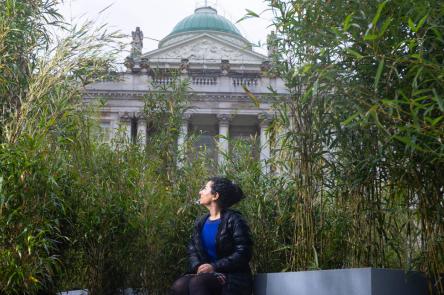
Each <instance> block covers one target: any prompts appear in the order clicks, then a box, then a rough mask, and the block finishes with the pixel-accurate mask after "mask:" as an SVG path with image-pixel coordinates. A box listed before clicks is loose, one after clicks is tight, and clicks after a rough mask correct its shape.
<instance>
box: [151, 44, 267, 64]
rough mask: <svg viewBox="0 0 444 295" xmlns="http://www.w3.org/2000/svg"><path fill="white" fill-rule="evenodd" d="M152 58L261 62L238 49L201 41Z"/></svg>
mask: <svg viewBox="0 0 444 295" xmlns="http://www.w3.org/2000/svg"><path fill="white" fill-rule="evenodd" d="M150 58H159V59H183V58H186V59H188V60H190V61H192V60H203V59H204V60H206V61H208V62H211V61H212V60H214V61H215V62H220V60H221V59H227V60H230V61H231V62H236V61H238V62H241V61H243V62H247V61H256V62H261V60H260V59H258V58H257V57H255V56H253V55H250V54H248V53H245V52H243V51H240V50H237V49H236V48H233V47H230V46H227V45H224V44H222V43H219V42H215V41H214V40H209V39H199V40H196V41H195V42H193V43H190V44H185V45H183V46H180V47H177V48H172V49H171V50H168V51H165V52H161V53H158V54H155V55H152V56H150Z"/></svg>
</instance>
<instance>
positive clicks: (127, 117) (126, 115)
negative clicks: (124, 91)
mask: <svg viewBox="0 0 444 295" xmlns="http://www.w3.org/2000/svg"><path fill="white" fill-rule="evenodd" d="M133 117H134V113H132V112H119V119H120V121H123V122H126V121H131V119H132V118H133Z"/></svg>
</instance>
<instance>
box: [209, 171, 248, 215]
mask: <svg viewBox="0 0 444 295" xmlns="http://www.w3.org/2000/svg"><path fill="white" fill-rule="evenodd" d="M208 181H211V182H212V186H211V193H212V194H215V193H218V194H219V199H218V204H219V206H221V207H222V208H228V207H231V206H233V205H234V204H236V203H237V202H239V201H240V200H242V199H243V198H245V195H244V193H243V191H242V190H241V188H240V187H239V186H238V185H237V184H235V183H233V182H232V181H231V180H229V179H228V178H226V177H221V176H214V177H211V178H209V179H208Z"/></svg>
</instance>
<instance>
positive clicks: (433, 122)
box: [432, 116, 444, 126]
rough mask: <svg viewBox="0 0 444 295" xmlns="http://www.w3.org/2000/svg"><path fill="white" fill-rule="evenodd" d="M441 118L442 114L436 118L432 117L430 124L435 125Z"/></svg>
mask: <svg viewBox="0 0 444 295" xmlns="http://www.w3.org/2000/svg"><path fill="white" fill-rule="evenodd" d="M443 118H444V116H439V117H438V118H435V119H433V120H432V126H436V124H438V123H439V122H440V121H441V120H442V119H443Z"/></svg>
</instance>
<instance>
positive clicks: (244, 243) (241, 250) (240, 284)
mask: <svg viewBox="0 0 444 295" xmlns="http://www.w3.org/2000/svg"><path fill="white" fill-rule="evenodd" d="M208 216H209V214H206V215H204V216H201V217H200V218H198V219H197V220H196V223H195V225H194V230H193V235H192V237H191V240H190V243H189V244H188V255H189V262H190V271H189V272H190V273H196V271H197V269H198V267H199V266H200V265H201V264H204V263H210V259H209V257H208V255H207V254H206V252H205V250H204V248H203V246H202V239H201V232H202V227H203V225H204V223H205V220H206V219H207V218H208ZM252 244H253V243H252V239H251V233H250V228H249V227H248V224H247V223H246V221H245V220H244V218H243V217H242V215H241V214H240V213H239V212H237V211H234V210H230V209H225V210H223V211H222V212H221V223H220V225H219V228H218V231H217V234H216V254H217V257H219V259H218V260H217V261H215V262H213V263H211V264H212V265H213V268H214V270H215V271H216V272H221V273H224V274H226V276H227V284H226V286H224V294H251V285H252V276H251V270H250V266H249V262H250V259H251V254H252Z"/></svg>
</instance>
